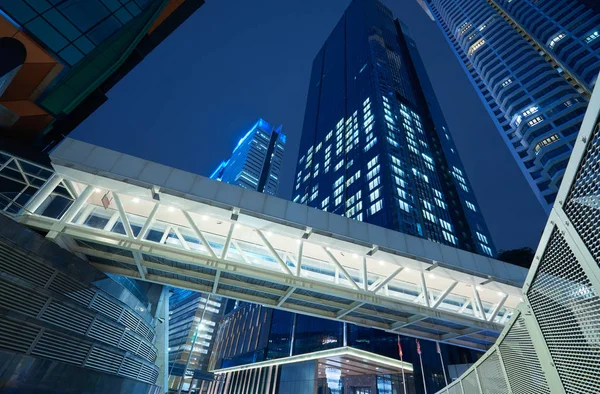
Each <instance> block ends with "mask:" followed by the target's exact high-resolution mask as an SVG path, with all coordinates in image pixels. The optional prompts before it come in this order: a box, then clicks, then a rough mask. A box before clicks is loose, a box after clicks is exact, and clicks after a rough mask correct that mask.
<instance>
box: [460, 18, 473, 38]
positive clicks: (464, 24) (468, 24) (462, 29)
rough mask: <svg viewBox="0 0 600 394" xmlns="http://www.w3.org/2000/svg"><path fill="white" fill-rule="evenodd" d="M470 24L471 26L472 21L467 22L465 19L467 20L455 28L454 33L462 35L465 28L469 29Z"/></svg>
mask: <svg viewBox="0 0 600 394" xmlns="http://www.w3.org/2000/svg"><path fill="white" fill-rule="evenodd" d="M472 26H473V24H472V23H470V22H468V21H467V22H463V23H462V24H461V25H460V26H458V27H457V28H456V31H457V33H456V34H457V36H458V37H460V36H462V35H463V34H464V33H465V32H466V31H467V30H469V29H470V28H471V27H472Z"/></svg>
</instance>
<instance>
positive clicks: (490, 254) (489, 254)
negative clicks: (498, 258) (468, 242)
mask: <svg viewBox="0 0 600 394" xmlns="http://www.w3.org/2000/svg"><path fill="white" fill-rule="evenodd" d="M479 246H481V249H482V250H483V251H484V252H485V253H486V254H487V255H488V256H490V257H494V254H493V253H492V249H490V248H489V247H488V246H486V245H484V244H482V243H480V244H479Z"/></svg>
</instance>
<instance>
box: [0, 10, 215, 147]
mask: <svg viewBox="0 0 600 394" xmlns="http://www.w3.org/2000/svg"><path fill="white" fill-rule="evenodd" d="M202 4H204V0H183V1H182V0H122V1H120V2H119V1H115V0H87V1H79V0H64V1H60V2H59V1H51V2H48V1H30V0H0V37H12V38H13V39H15V40H18V41H20V42H22V43H23V45H24V46H25V48H26V51H27V58H26V60H25V62H24V64H23V65H22V66H21V68H20V69H19V70H18V72H17V73H16V75H14V78H12V81H10V84H9V85H8V86H7V87H6V90H5V91H1V90H0V113H9V114H11V115H12V116H10V117H8V116H4V117H2V118H0V130H2V131H1V132H0V138H7V139H12V140H17V141H19V142H21V143H23V144H24V145H32V144H34V143H35V146H36V148H35V150H37V151H40V150H44V151H48V150H49V149H50V148H51V147H53V146H55V145H56V144H57V143H58V142H59V141H60V140H62V138H64V136H65V135H67V134H68V133H69V132H71V131H72V130H73V129H74V128H75V127H76V126H77V125H78V124H79V123H81V122H82V121H83V120H84V119H85V118H86V117H87V116H89V115H90V114H91V113H92V112H93V111H95V110H96V109H97V108H98V107H99V106H100V105H102V103H104V102H105V101H106V100H107V97H106V93H107V92H108V90H109V89H110V88H111V87H112V86H114V85H115V84H116V83H117V82H118V81H119V80H121V78H123V77H124V76H125V75H126V74H127V73H128V72H129V71H131V69H132V68H133V67H135V66H136V65H137V64H138V63H139V62H140V61H141V60H142V59H143V58H144V57H145V56H146V55H148V54H149V53H150V52H151V51H152V50H153V49H154V48H156V47H157V46H158V45H159V44H160V43H161V42H162V41H163V40H164V39H165V38H166V37H168V36H169V34H171V33H172V32H173V31H174V30H175V29H176V28H177V27H178V26H179V25H181V23H183V22H184V21H185V20H186V19H187V18H188V17H189V16H191V15H192V14H193V13H194V11H196V10H197V9H198V8H199V7H200V6H201V5H202ZM2 60H4V59H0V62H1V61H2ZM3 119H8V120H9V121H3Z"/></svg>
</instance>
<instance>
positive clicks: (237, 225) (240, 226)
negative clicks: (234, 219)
mask: <svg viewBox="0 0 600 394" xmlns="http://www.w3.org/2000/svg"><path fill="white" fill-rule="evenodd" d="M233 228H237V229H240V228H242V225H241V224H239V223H235V224H234V225H233Z"/></svg>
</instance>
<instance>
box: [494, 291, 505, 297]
mask: <svg viewBox="0 0 600 394" xmlns="http://www.w3.org/2000/svg"><path fill="white" fill-rule="evenodd" d="M496 294H498V296H500V297H504V293H503V292H501V291H499V292H497V293H496Z"/></svg>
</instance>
